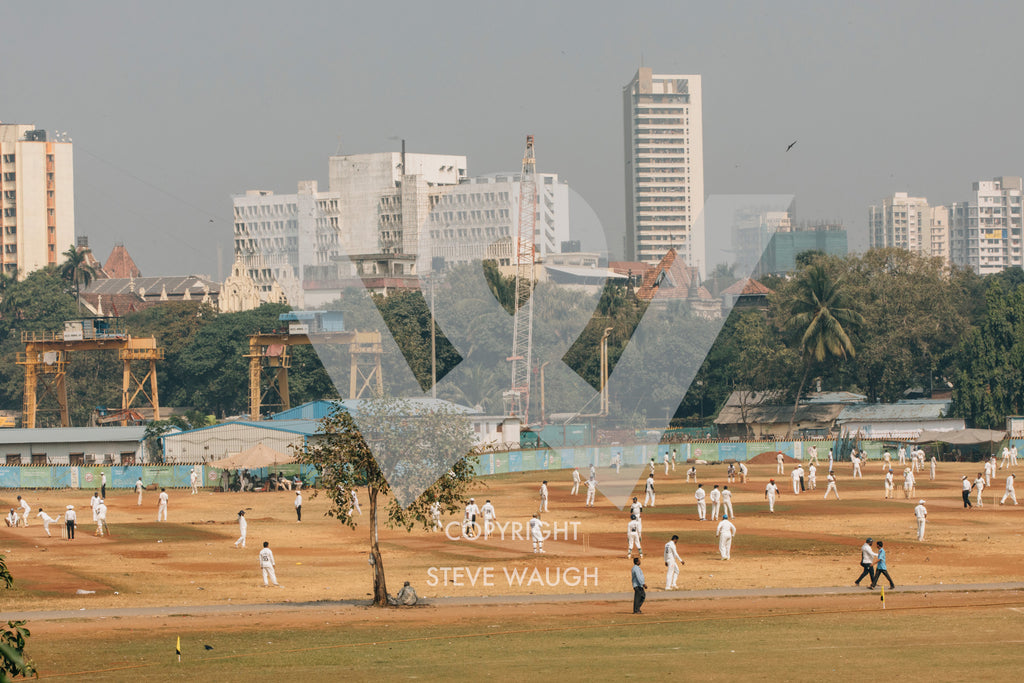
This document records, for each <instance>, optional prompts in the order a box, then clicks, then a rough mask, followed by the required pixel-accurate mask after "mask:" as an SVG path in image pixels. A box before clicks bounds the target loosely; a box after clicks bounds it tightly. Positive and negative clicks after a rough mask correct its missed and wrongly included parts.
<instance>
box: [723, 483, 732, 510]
mask: <svg viewBox="0 0 1024 683" xmlns="http://www.w3.org/2000/svg"><path fill="white" fill-rule="evenodd" d="M722 508H723V512H724V513H725V514H727V515H729V517H730V518H732V517H733V512H732V491H730V490H729V487H728V486H726V487H725V488H723V489H722Z"/></svg>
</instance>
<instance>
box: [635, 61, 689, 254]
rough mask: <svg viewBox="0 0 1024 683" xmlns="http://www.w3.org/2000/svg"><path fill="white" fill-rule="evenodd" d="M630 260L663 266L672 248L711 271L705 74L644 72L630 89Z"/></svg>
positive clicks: (642, 68)
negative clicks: (706, 228)
mask: <svg viewBox="0 0 1024 683" xmlns="http://www.w3.org/2000/svg"><path fill="white" fill-rule="evenodd" d="M622 101H623V123H624V142H625V161H626V258H627V259H628V260H637V261H644V262H646V263H652V264H653V263H657V262H658V261H659V260H660V259H661V257H662V256H664V255H665V252H667V251H668V250H669V248H670V247H675V249H676V251H677V252H678V253H679V254H680V255H681V256H683V258H684V259H685V260H686V263H687V264H689V265H692V266H698V267H704V266H706V265H707V264H704V263H701V261H703V259H704V235H703V233H702V229H699V230H695V229H694V227H695V221H696V219H697V217H698V216H700V214H701V212H702V211H703V210H704V142H703V136H704V126H703V122H702V116H701V85H700V76H696V75H678V74H655V73H652V72H651V69H650V68H648V67H640V69H639V70H638V71H637V73H636V76H634V77H633V80H632V81H630V82H629V84H628V85H627V86H626V87H625V88H623V91H622Z"/></svg>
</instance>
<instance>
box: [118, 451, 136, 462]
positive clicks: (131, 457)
mask: <svg viewBox="0 0 1024 683" xmlns="http://www.w3.org/2000/svg"><path fill="white" fill-rule="evenodd" d="M121 464H122V465H134V464H135V453H134V452H133V451H127V452H125V453H121Z"/></svg>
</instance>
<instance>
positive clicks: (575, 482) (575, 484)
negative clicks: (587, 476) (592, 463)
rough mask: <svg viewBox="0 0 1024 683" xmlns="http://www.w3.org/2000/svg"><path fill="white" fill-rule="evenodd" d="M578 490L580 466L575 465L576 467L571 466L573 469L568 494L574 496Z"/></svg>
mask: <svg viewBox="0 0 1024 683" xmlns="http://www.w3.org/2000/svg"><path fill="white" fill-rule="evenodd" d="M579 492H580V468H579V467H576V468H573V471H572V491H570V492H569V495H573V496H575V495H576V494H578V493H579Z"/></svg>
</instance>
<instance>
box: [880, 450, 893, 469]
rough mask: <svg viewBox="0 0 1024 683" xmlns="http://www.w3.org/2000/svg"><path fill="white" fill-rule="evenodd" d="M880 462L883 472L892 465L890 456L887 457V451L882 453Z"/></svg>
mask: <svg viewBox="0 0 1024 683" xmlns="http://www.w3.org/2000/svg"><path fill="white" fill-rule="evenodd" d="M882 460H883V462H882V471H883V472H884V471H885V470H887V469H889V467H890V466H891V465H892V456H891V455H889V451H886V452H885V453H882Z"/></svg>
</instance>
